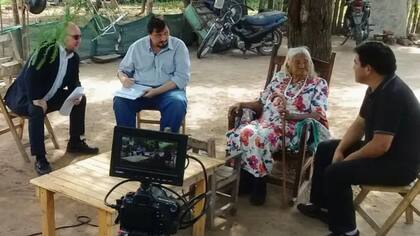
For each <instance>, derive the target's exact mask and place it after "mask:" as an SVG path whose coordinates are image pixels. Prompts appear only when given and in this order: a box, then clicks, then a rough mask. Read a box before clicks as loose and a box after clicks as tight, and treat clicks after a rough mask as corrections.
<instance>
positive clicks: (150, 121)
mask: <svg viewBox="0 0 420 236" xmlns="http://www.w3.org/2000/svg"><path fill="white" fill-rule="evenodd" d="M146 111H147V112H150V111H154V112H158V110H155V109H144V110H142V111H139V112H137V126H136V127H137V128H139V129H140V128H141V124H154V125H160V120H154V119H147V118H142V116H141V113H142V112H146ZM181 133H182V134H185V117H184V119H183V120H182V124H181Z"/></svg>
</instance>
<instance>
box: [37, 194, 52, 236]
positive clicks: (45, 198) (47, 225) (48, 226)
mask: <svg viewBox="0 0 420 236" xmlns="http://www.w3.org/2000/svg"><path fill="white" fill-rule="evenodd" d="M37 194H38V198H39V202H40V203H41V211H42V220H41V223H42V235H43V236H54V235H55V216H54V213H55V209H54V192H51V191H49V190H47V189H44V188H41V187H37Z"/></svg>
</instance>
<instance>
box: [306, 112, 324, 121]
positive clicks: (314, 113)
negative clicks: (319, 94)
mask: <svg viewBox="0 0 420 236" xmlns="http://www.w3.org/2000/svg"><path fill="white" fill-rule="evenodd" d="M309 116H310V118H312V119H315V120H321V119H322V115H321V114H319V113H318V112H316V111H313V112H311V113H310V114H309Z"/></svg>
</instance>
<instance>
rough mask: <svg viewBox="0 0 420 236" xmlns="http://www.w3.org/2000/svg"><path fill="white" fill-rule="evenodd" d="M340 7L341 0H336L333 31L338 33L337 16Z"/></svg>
mask: <svg viewBox="0 0 420 236" xmlns="http://www.w3.org/2000/svg"><path fill="white" fill-rule="evenodd" d="M339 7H340V0H335V1H334V12H333V18H332V32H333V33H338V31H337V24H338V23H337V17H338V11H339V9H340V8H339Z"/></svg>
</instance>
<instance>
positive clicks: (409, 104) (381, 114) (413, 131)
mask: <svg viewBox="0 0 420 236" xmlns="http://www.w3.org/2000/svg"><path fill="white" fill-rule="evenodd" d="M359 114H360V116H361V117H362V118H364V119H365V141H366V142H368V141H370V140H372V138H373V135H374V134H375V133H383V134H391V135H393V136H394V139H393V141H392V144H391V147H390V149H389V150H388V152H387V153H386V154H385V155H384V157H381V158H392V159H394V158H395V159H398V160H399V161H401V162H402V163H404V164H408V166H409V167H413V168H414V169H411V168H410V169H411V170H417V171H419V170H420V104H419V102H418V100H417V98H416V96H415V95H414V93H413V91H412V90H411V89H410V88H409V87H408V86H407V84H405V83H404V82H403V81H402V80H401V79H400V78H399V77H398V76H396V75H395V76H390V77H387V78H385V79H384V81H382V83H381V84H380V85H379V86H378V87H377V88H376V89H375V91H373V92H372V91H371V89H370V88H368V89H367V91H366V95H365V98H364V100H363V104H362V107H361V108H360V113H359Z"/></svg>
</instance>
